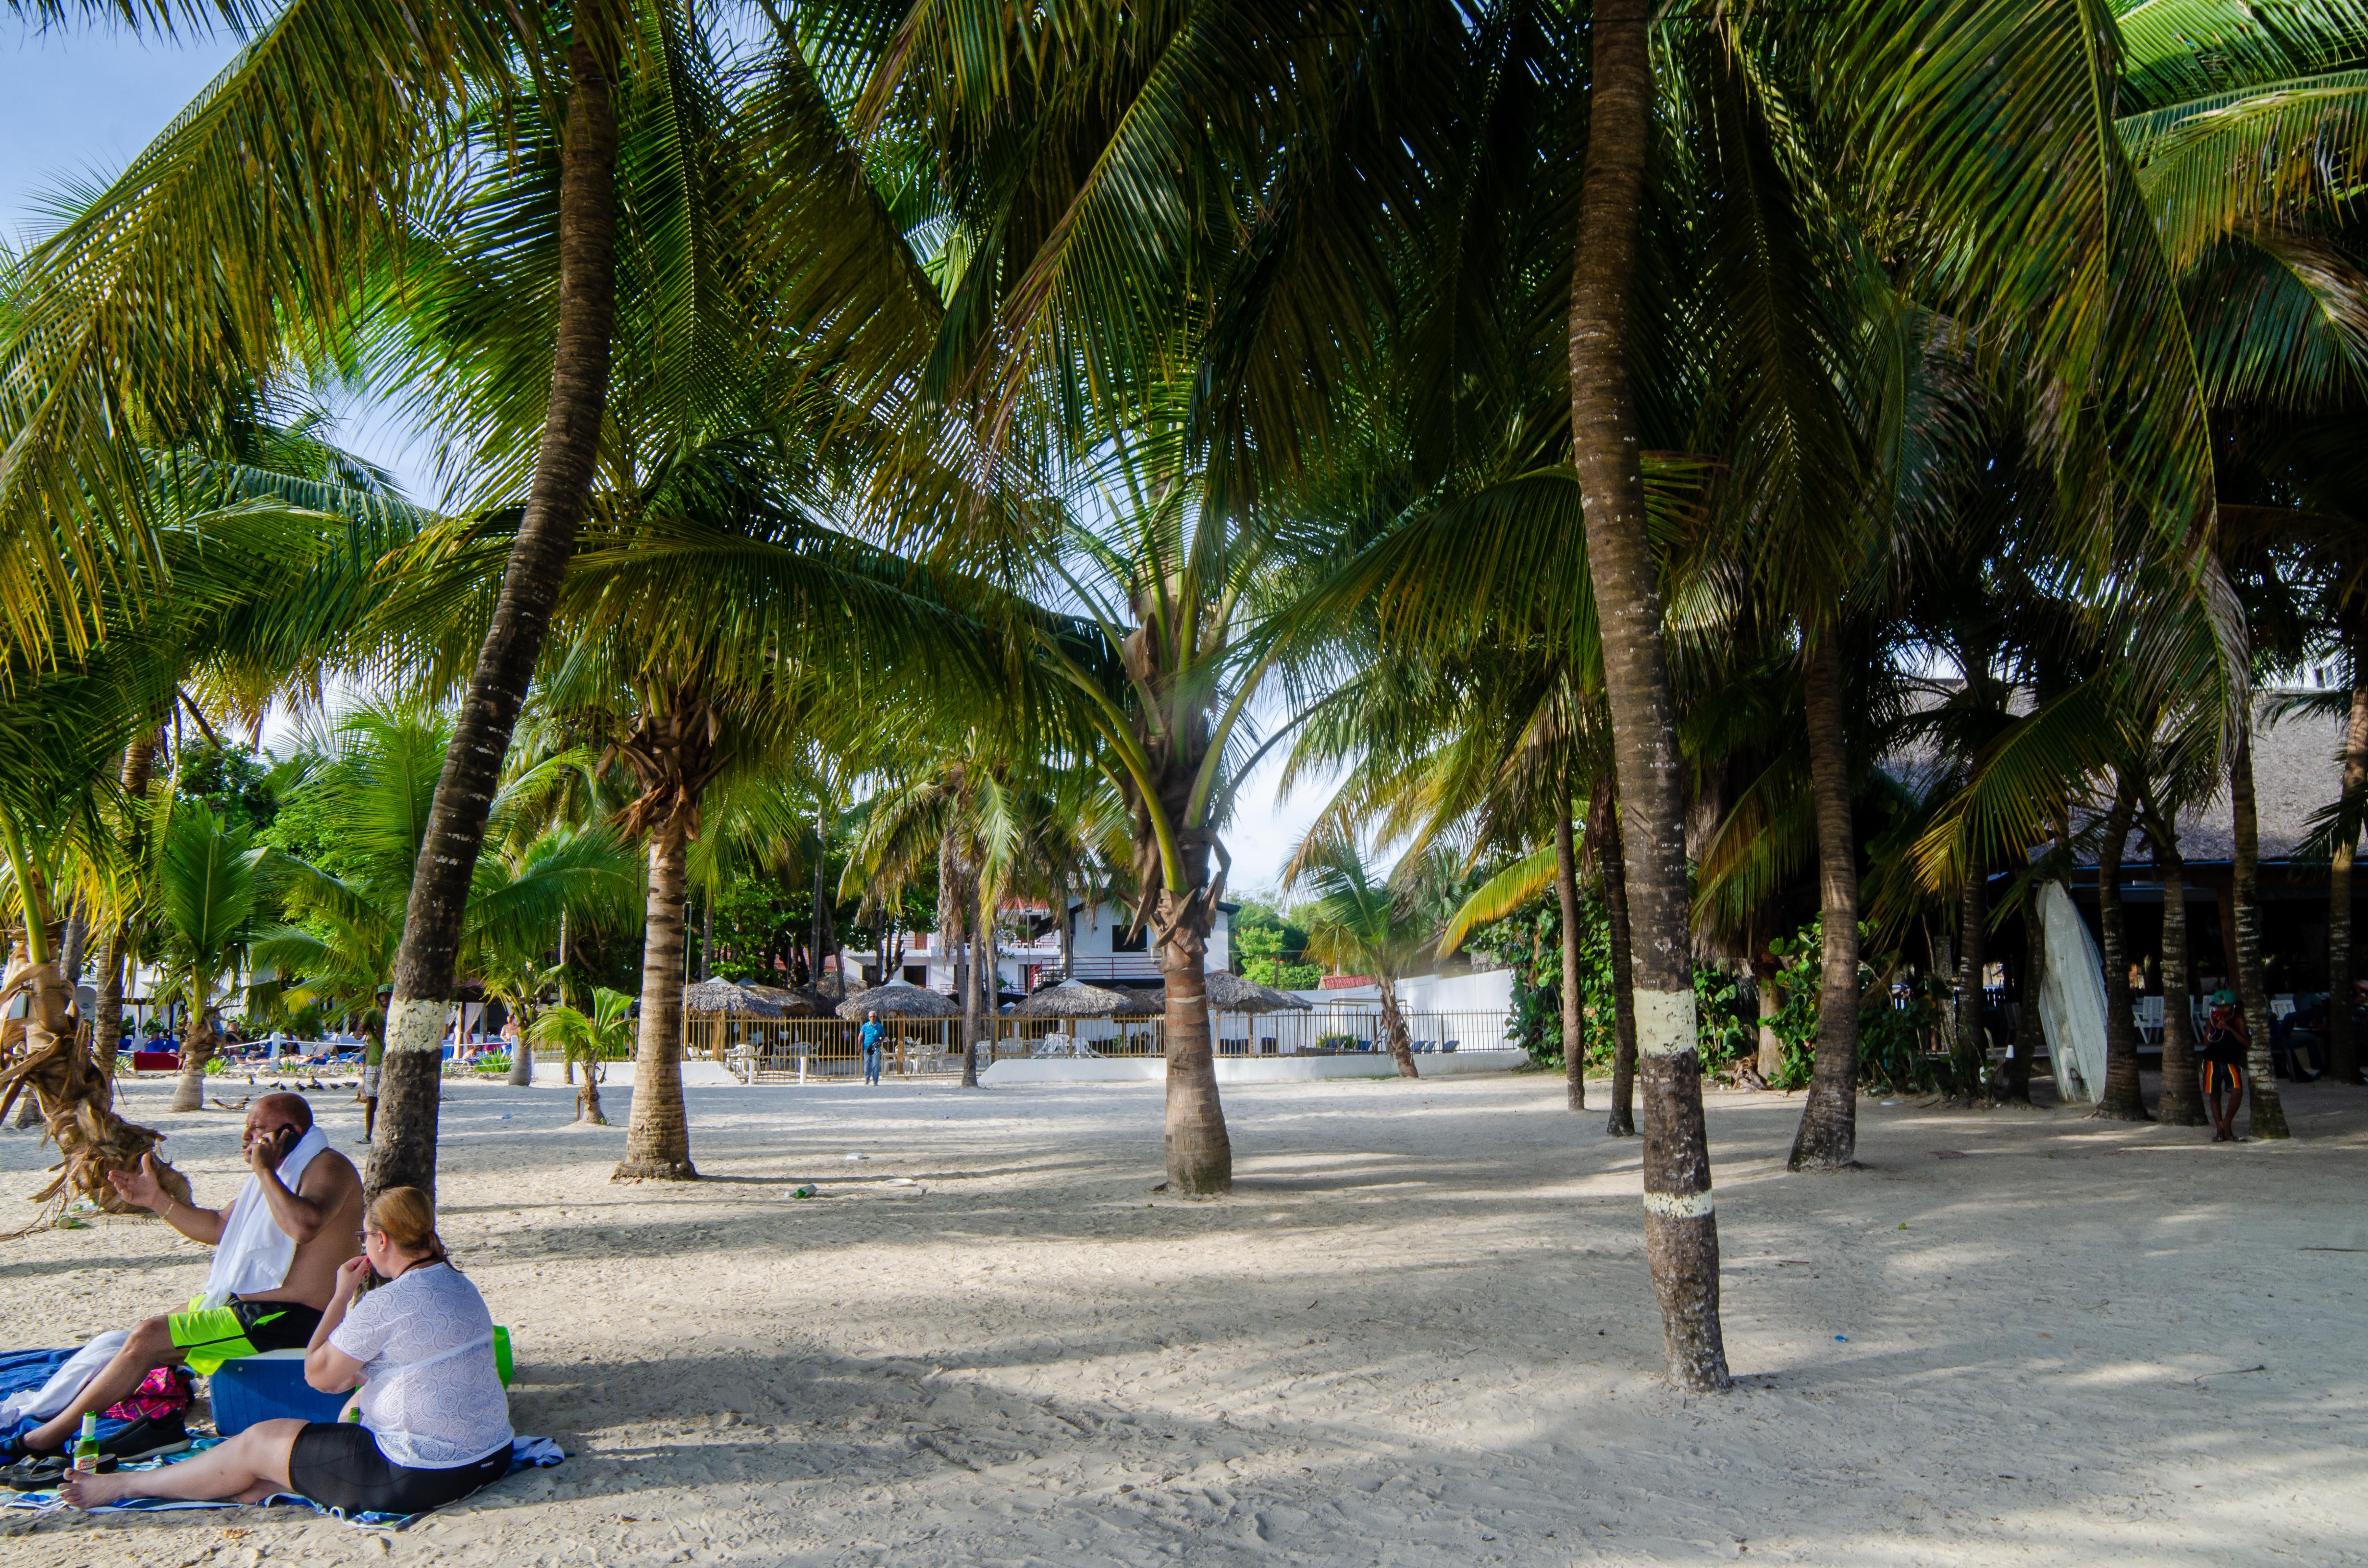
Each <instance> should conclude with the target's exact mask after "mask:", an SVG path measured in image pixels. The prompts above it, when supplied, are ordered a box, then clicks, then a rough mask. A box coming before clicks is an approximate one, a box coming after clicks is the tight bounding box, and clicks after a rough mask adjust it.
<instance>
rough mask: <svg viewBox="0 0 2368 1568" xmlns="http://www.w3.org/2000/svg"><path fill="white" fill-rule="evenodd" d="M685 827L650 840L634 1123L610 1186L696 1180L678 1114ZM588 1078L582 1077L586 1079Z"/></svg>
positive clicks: (663, 828) (670, 827)
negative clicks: (644, 1179) (623, 1182)
mask: <svg viewBox="0 0 2368 1568" xmlns="http://www.w3.org/2000/svg"><path fill="white" fill-rule="evenodd" d="M687 825H688V824H687V822H686V820H685V818H684V817H683V816H681V815H676V816H674V817H671V818H670V819H669V820H667V821H666V822H664V823H661V824H658V825H657V826H656V827H655V828H654V829H653V830H652V831H651V834H650V841H649V842H650V878H649V898H648V904H647V908H648V915H647V916H646V926H647V930H648V935H647V936H646V937H644V938H643V943H642V1027H641V1035H640V1038H639V1040H637V1041H636V1042H635V1045H634V1049H633V1116H632V1121H631V1122H630V1123H628V1124H627V1127H626V1130H625V1157H624V1159H623V1160H621V1161H620V1162H619V1163H618V1165H617V1169H616V1172H615V1174H614V1175H613V1176H610V1177H609V1179H610V1180H612V1181H632V1180H639V1179H643V1178H654V1179H655V1180H659V1181H696V1180H698V1179H699V1172H698V1170H697V1169H696V1168H695V1167H693V1166H692V1165H691V1163H690V1125H689V1121H688V1120H686V1119H685V1118H684V1115H683V1108H682V948H683V924H684V922H683V904H684V884H685V881H686V878H685V875H684V872H685V864H684V862H685V860H686V859H687V858H688V855H687V850H688V847H689V845H688V839H689V833H688V832H687ZM590 1075H591V1074H590V1073H589V1071H588V1070H587V1071H586V1077H587V1078H588V1077H589V1076H590Z"/></svg>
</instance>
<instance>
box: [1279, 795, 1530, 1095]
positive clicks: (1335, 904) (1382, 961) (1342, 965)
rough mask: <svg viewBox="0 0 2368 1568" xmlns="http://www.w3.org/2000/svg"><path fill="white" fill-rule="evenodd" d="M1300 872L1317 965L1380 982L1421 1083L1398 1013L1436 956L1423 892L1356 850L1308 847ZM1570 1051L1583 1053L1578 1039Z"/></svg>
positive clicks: (1394, 1038)
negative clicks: (1414, 979) (1382, 877)
mask: <svg viewBox="0 0 2368 1568" xmlns="http://www.w3.org/2000/svg"><path fill="white" fill-rule="evenodd" d="M1410 869H1411V870H1412V871H1413V873H1414V874H1415V875H1416V876H1417V877H1418V876H1419V875H1420V874H1421V873H1423V872H1424V871H1425V870H1427V869H1429V868H1426V867H1423V866H1422V865H1420V864H1419V863H1418V862H1417V864H1416V865H1415V866H1414V867H1412V868H1410ZM1292 872H1293V873H1295V874H1296V875H1297V876H1298V877H1299V878H1301V879H1304V880H1305V881H1308V882H1310V883H1312V884H1313V887H1314V891H1315V895H1316V896H1315V905H1314V907H1313V908H1312V909H1311V910H1310V911H1309V912H1308V914H1307V915H1306V921H1307V954H1308V957H1309V959H1310V960H1312V961H1314V962H1316V963H1328V964H1331V965H1333V966H1334V968H1335V969H1336V970H1337V971H1340V972H1344V973H1353V974H1370V975H1372V977H1373V982H1374V984H1375V985H1376V986H1377V987H1378V988H1379V989H1380V991H1381V994H1382V1032H1383V1035H1384V1037H1385V1038H1386V1039H1387V1040H1388V1041H1389V1048H1390V1055H1391V1056H1392V1057H1393V1058H1394V1059H1395V1061H1396V1062H1397V1068H1398V1076H1399V1077H1401V1078H1417V1077H1420V1076H1421V1074H1420V1073H1418V1072H1417V1070H1416V1068H1415V1060H1414V1046H1413V1044H1412V1043H1411V1041H1410V1040H1408V1039H1407V1036H1406V1015H1405V1014H1404V1013H1402V1012H1401V1011H1399V1008H1398V977H1399V976H1400V975H1403V974H1404V973H1406V971H1407V970H1409V969H1411V968H1412V967H1413V966H1414V964H1415V963H1416V962H1417V960H1420V959H1421V958H1422V957H1424V956H1425V955H1426V954H1428V953H1429V951H1430V950H1431V946H1432V943H1433V940H1434V939H1435V938H1436V937H1437V936H1438V934H1439V933H1438V926H1437V922H1435V921H1432V920H1430V919H1429V918H1427V917H1426V915H1425V912H1423V911H1422V910H1421V909H1420V908H1419V907H1418V905H1417V890H1416V889H1414V888H1412V887H1397V886H1393V885H1391V883H1390V882H1388V881H1376V880H1375V879H1374V877H1373V876H1372V873H1371V872H1370V871H1368V870H1367V869H1365V863H1364V861H1363V859H1362V858H1360V856H1359V855H1358V854H1357V853H1356V850H1355V849H1354V847H1353V846H1349V845H1345V844H1341V843H1338V842H1337V841H1334V842H1329V843H1307V844H1303V845H1302V846H1300V849H1299V853H1298V854H1296V855H1294V856H1293V857H1292ZM1563 1049H1564V1050H1565V1051H1575V1050H1577V1036H1576V1035H1573V1036H1572V1037H1570V1038H1569V1039H1568V1040H1565V1042H1564V1047H1563Z"/></svg>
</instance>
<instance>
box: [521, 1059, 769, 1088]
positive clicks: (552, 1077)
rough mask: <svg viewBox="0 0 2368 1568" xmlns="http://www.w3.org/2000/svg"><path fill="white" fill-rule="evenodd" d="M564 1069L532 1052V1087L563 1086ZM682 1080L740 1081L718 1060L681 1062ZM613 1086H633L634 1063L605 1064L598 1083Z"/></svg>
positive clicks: (706, 1083) (707, 1083)
mask: <svg viewBox="0 0 2368 1568" xmlns="http://www.w3.org/2000/svg"><path fill="white" fill-rule="evenodd" d="M563 1073H564V1067H563V1065H562V1064H561V1062H560V1061H559V1059H558V1058H557V1057H554V1056H545V1055H543V1054H542V1052H541V1051H536V1052H535V1056H534V1083H535V1087H537V1088H541V1087H542V1086H543V1085H546V1084H558V1085H563V1086H564V1085H565V1083H566V1079H565V1078H564V1076H562V1074H563ZM493 1076H494V1082H495V1083H499V1082H500V1081H501V1077H500V1074H494V1075H493ZM682 1081H683V1084H684V1086H685V1087H688V1088H699V1089H712V1088H717V1087H720V1086H721V1085H725V1084H737V1083H739V1082H740V1080H739V1079H738V1078H735V1077H734V1076H733V1075H732V1070H731V1069H730V1068H728V1067H726V1066H724V1065H723V1063H722V1062H684V1063H683V1064H682ZM612 1085H613V1086H621V1087H624V1088H632V1085H633V1064H632V1062H609V1063H608V1064H607V1066H606V1067H605V1068H604V1070H603V1071H602V1072H601V1074H600V1086H601V1087H602V1088H604V1089H606V1088H609V1087H611V1086H612Z"/></svg>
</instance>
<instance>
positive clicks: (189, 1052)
mask: <svg viewBox="0 0 2368 1568" xmlns="http://www.w3.org/2000/svg"><path fill="white" fill-rule="evenodd" d="M209 990H211V982H210V981H209V980H208V979H206V978H203V977H192V978H191V980H190V981H189V1024H188V1028H185V1029H183V1030H182V1031H181V1075H180V1076H179V1077H178V1078H176V1079H175V1080H174V1083H173V1103H172V1104H171V1105H170V1106H168V1107H167V1109H168V1110H203V1109H205V1108H206V1063H207V1062H210V1061H211V1060H212V1058H213V1054H214V1030H213V1020H212V1019H211V1017H208V1016H207V1013H206V1002H207V1000H208V997H207V995H206V993H207V992H208V991H209Z"/></svg>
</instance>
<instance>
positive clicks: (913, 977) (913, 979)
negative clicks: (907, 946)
mask: <svg viewBox="0 0 2368 1568" xmlns="http://www.w3.org/2000/svg"><path fill="white" fill-rule="evenodd" d="M928 983H929V971H928V965H926V964H917V963H908V964H906V965H905V984H907V985H927V984H928Z"/></svg>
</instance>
